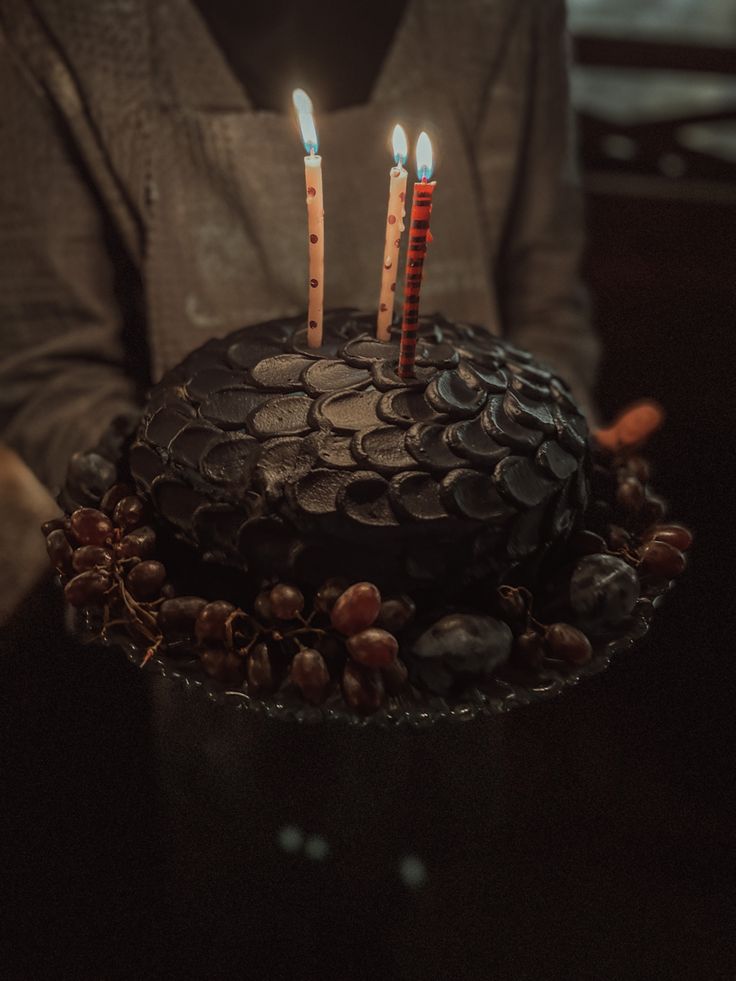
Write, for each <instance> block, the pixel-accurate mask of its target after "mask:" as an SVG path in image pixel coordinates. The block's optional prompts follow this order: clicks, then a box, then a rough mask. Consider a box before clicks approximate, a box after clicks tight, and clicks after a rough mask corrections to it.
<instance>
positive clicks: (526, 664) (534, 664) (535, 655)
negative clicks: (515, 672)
mask: <svg viewBox="0 0 736 981" xmlns="http://www.w3.org/2000/svg"><path fill="white" fill-rule="evenodd" d="M511 657H512V660H513V662H514V664H516V665H517V666H518V667H520V668H524V669H525V670H527V671H538V670H539V669H540V668H541V666H542V662H543V660H544V641H543V640H542V637H541V635H540V634H538V633H537V632H536V630H525V631H524V633H522V634H520V635H519V636H518V637H517V638H516V640H515V641H514V649H513V651H512V653H511Z"/></svg>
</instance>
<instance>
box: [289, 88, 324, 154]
mask: <svg viewBox="0 0 736 981" xmlns="http://www.w3.org/2000/svg"><path fill="white" fill-rule="evenodd" d="M291 98H292V101H293V102H294V108H295V109H296V112H297V116H298V117H299V128H300V129H301V131H302V142H303V143H304V149H305V150H306V151H307V153H316V152H317V150H318V149H319V141H318V139H317V130H316V128H315V125H314V116H313V112H314V108H313V106H312V100H311V99H310V98H309V96H308V95H307V93H306V92H305V91H304V89H294V91H293V92H292V94H291Z"/></svg>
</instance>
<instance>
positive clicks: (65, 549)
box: [46, 528, 73, 572]
mask: <svg viewBox="0 0 736 981" xmlns="http://www.w3.org/2000/svg"><path fill="white" fill-rule="evenodd" d="M46 551H47V552H48V553H49V558H50V559H51V563H52V565H54V566H55V567H56V568H57V569H58V570H59V572H69V570H70V569H71V568H72V560H73V549H72V547H71V545H70V544H69V539H68V538H67V537H66V534H65V532H64V530H63V528H54V530H53V531H51V532H49V534H48V535H47V536H46Z"/></svg>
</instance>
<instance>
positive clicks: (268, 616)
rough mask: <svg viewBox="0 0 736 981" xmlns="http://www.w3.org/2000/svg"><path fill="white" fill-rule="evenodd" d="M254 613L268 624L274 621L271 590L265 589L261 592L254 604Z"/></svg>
mask: <svg viewBox="0 0 736 981" xmlns="http://www.w3.org/2000/svg"><path fill="white" fill-rule="evenodd" d="M253 612H254V613H255V615H256V616H257V617H260V619H261V620H264V621H266V622H268V621H269V620H273V609H272V608H271V590H270V589H264V590H263V592H260V593H259V594H258V595H257V596H256V598H255V600H254V602H253Z"/></svg>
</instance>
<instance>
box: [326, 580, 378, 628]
mask: <svg viewBox="0 0 736 981" xmlns="http://www.w3.org/2000/svg"><path fill="white" fill-rule="evenodd" d="M380 611H381V594H380V593H379V591H378V589H377V588H376V587H375V586H374V585H373V583H371V582H358V583H356V584H355V585H354V586H349V587H348V588H347V589H346V590H345V592H344V593H343V594H342V595H341V596H340V597H339V598H338V600H337V602H336V603H335V605H334V606H333V607H332V612H331V614H330V619H331V620H332V626H333V627H334V628H335V630H339V631H340V633H341V634H346V635H347V636H348V637H349V636H350V635H351V634H357V633H360V631H361V630H365V629H366V627H370V625H371V624H372V623H373V622H374V621H375V619H376V617H377V616H378V614H379V613H380Z"/></svg>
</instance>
